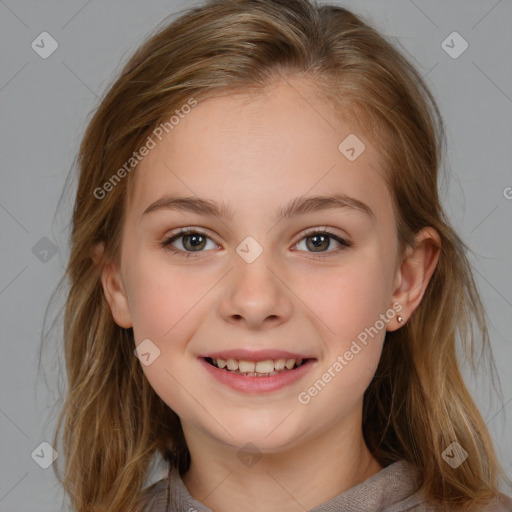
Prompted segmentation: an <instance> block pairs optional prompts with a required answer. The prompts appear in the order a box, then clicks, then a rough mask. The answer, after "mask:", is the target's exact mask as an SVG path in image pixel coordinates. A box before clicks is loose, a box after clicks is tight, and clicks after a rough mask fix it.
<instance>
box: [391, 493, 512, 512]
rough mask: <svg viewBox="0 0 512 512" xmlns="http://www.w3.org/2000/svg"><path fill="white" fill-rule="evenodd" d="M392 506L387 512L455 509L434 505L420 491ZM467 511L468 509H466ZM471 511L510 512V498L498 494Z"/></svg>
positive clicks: (446, 510) (449, 510)
mask: <svg viewBox="0 0 512 512" xmlns="http://www.w3.org/2000/svg"><path fill="white" fill-rule="evenodd" d="M397 505H398V506H396V507H392V508H391V509H390V511H389V512H453V511H455V510H457V511H459V510H460V508H459V509H454V508H453V507H452V506H449V505H445V506H442V505H436V504H435V503H432V502H431V501H429V500H427V499H426V498H424V497H423V496H422V494H421V493H420V492H418V493H416V494H414V495H413V496H411V497H410V498H409V499H407V500H405V501H403V502H401V503H400V504H397ZM467 510H468V512H469V510H470V509H467ZM471 512H512V499H511V498H510V497H508V496H506V495H505V494H499V495H498V496H496V497H495V498H494V499H493V500H492V501H491V502H490V503H488V504H487V505H485V506H483V507H480V508H471Z"/></svg>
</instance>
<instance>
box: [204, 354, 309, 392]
mask: <svg viewBox="0 0 512 512" xmlns="http://www.w3.org/2000/svg"><path fill="white" fill-rule="evenodd" d="M199 361H200V362H201V363H202V366H203V367H204V369H205V370H206V372H207V373H208V374H209V375H210V376H211V377H213V378H214V379H215V381H217V382H219V383H221V384H223V385H225V386H228V387H229V388H231V389H234V390H236V391H241V392H244V393H251V394H261V393H266V392H270V391H276V390H279V389H281V388H284V387H286V386H290V385H291V384H293V383H294V382H296V381H297V380H299V379H301V378H302V377H303V376H304V375H305V374H306V373H307V372H309V371H310V370H311V369H312V368H313V367H314V365H315V363H316V362H317V360H316V359H315V358H301V357H298V358H291V357H290V358H277V359H267V358H265V359H260V360H253V361H248V360H246V359H234V358H225V359H223V358H219V357H200V358H199Z"/></svg>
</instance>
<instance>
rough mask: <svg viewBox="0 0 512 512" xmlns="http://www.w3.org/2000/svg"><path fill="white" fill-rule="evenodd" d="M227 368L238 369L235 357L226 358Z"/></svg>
mask: <svg viewBox="0 0 512 512" xmlns="http://www.w3.org/2000/svg"><path fill="white" fill-rule="evenodd" d="M228 370H238V361H237V360H236V359H228Z"/></svg>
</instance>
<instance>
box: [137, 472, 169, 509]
mask: <svg viewBox="0 0 512 512" xmlns="http://www.w3.org/2000/svg"><path fill="white" fill-rule="evenodd" d="M168 483H169V480H168V479H167V478H163V479H161V480H159V481H158V482H155V483H154V484H152V485H150V486H149V487H146V488H145V489H143V490H142V493H141V495H140V497H139V501H138V503H137V506H136V508H135V509H134V511H133V512H166V510H167V490H168V487H169V485H168Z"/></svg>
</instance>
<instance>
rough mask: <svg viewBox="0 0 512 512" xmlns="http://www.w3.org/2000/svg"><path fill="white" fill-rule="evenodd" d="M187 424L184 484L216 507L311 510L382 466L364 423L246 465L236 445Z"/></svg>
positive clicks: (224, 510)
mask: <svg viewBox="0 0 512 512" xmlns="http://www.w3.org/2000/svg"><path fill="white" fill-rule="evenodd" d="M183 426H184V433H185V437H186V439H187V445H188V448H189V450H190V455H191V464H190V468H189V470H188V471H187V472H186V473H185V474H184V475H183V483H184V484H185V486H186V487H187V489H188V491H189V492H190V494H191V496H192V497H193V498H195V499H196V500H198V501H200V502H202V503H204V504H205V505H206V506H207V507H209V508H211V509H212V510H215V511H216V512H235V511H236V512H238V511H240V510H241V509H243V510H244V511H247V512H262V511H265V512H273V511H275V512H277V511H279V512H288V511H290V512H291V511H294V512H296V511H297V510H298V508H299V507H301V508H302V509H303V510H310V509H311V508H314V507H316V506H318V505H321V504H322V503H325V502H326V501H328V500H330V499H331V498H333V497H335V496H337V495H338V494H341V493H342V492H344V491H346V490H347V489H350V488H351V487H354V486H355V485H357V484H359V483H361V482H363V481H364V480H366V479H368V478H369V477H371V476H373V475H374V474H376V473H378V472H379V471H380V470H381V469H382V466H380V464H379V463H378V462H377V460H376V459H375V458H374V457H373V456H372V454H371V453H370V451H369V450H368V448H367V447H366V445H365V443H364V439H363V436H362V431H361V425H360V423H355V422H353V424H352V425H348V426H346V425H345V426H344V427H343V428H341V427H340V425H335V426H333V427H332V428H331V429H330V430H328V431H326V432H323V434H322V435H321V436H318V437H315V438H311V439H308V440H305V441H304V442H302V443H300V444H296V445H294V446H293V447H291V448H288V449H286V450H282V451H279V452H273V453H264V454H258V456H259V457H260V458H259V459H258V460H256V459H253V460H248V463H247V464H246V465H244V464H242V463H241V461H240V459H239V457H238V456H237V455H238V454H239V451H238V450H237V449H234V448H232V447H229V446H227V445H225V444H221V443H218V442H217V441H213V440H212V438H211V437H209V436H206V435H204V434H203V433H202V432H201V431H197V430H195V429H194V428H193V427H192V426H191V425H190V424H185V423H184V424H183ZM255 460H256V462H254V461H255ZM312 482H314V485H311V484H312Z"/></svg>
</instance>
